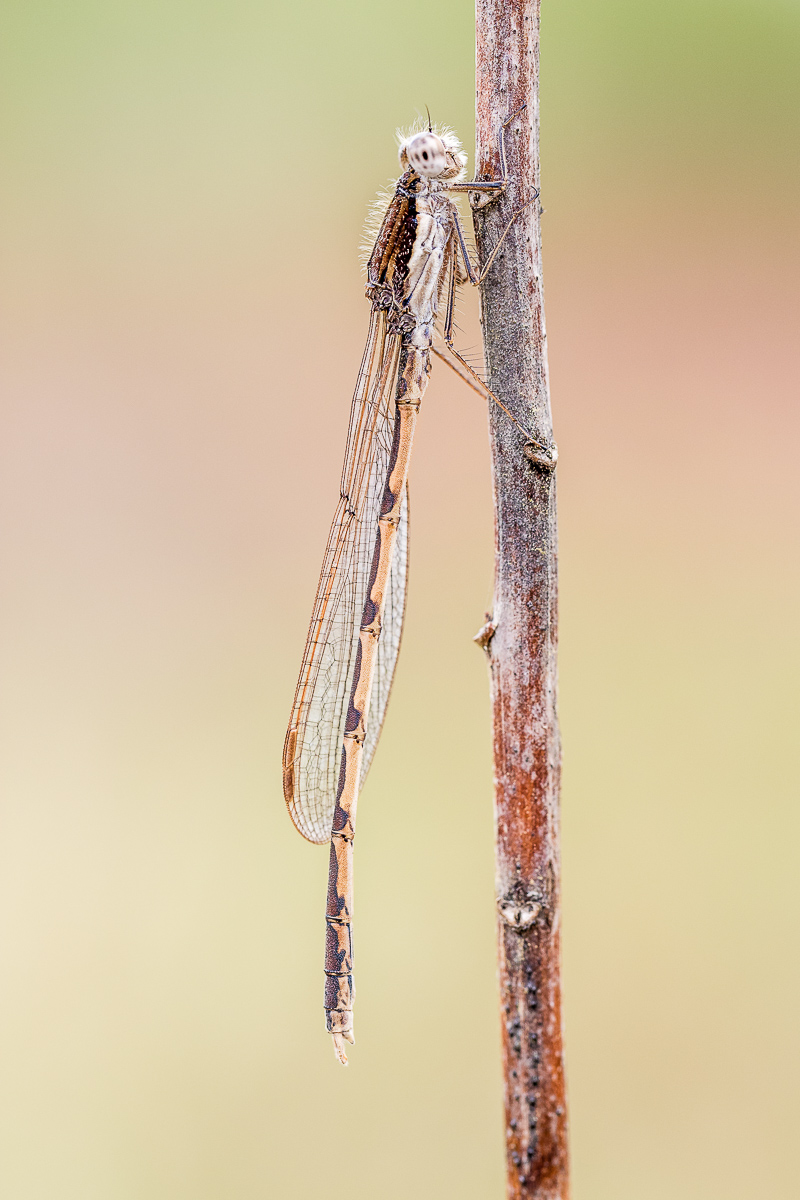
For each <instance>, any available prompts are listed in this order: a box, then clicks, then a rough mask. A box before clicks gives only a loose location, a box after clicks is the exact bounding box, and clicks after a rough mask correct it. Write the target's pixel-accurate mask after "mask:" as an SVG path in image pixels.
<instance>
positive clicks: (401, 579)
mask: <svg viewBox="0 0 800 1200" xmlns="http://www.w3.org/2000/svg"><path fill="white" fill-rule="evenodd" d="M408 515H409V510H408V487H407V486H406V489H405V492H404V493H403V502H402V504H401V506H400V523H399V525H398V526H397V540H396V542H395V546H394V558H393V559H392V569H391V571H390V572H389V580H388V583H387V586H386V603H385V607H384V610H383V620H382V622H381V636H380V638H379V639H378V645H377V648H376V654H375V674H374V676H373V679H372V691H371V692H370V700H369V717H368V719H367V728H366V733H365V736H364V751H363V756H362V759H361V777H360V780H359V787H362V786H363V784H364V780H365V779H366V777H367V771H368V770H369V767H370V763H371V762H372V756H373V754H374V753H375V747H376V746H377V744H378V738H379V737H380V735H381V729H382V728H383V719H384V717H385V716H386V705H387V704H388V703H389V693H390V692H391V690H392V680H393V679H394V669H395V667H396V666H397V655H398V654H399V652H400V639H401V637H402V634H403V620H404V618H405V615H406V586H407V582H408Z"/></svg>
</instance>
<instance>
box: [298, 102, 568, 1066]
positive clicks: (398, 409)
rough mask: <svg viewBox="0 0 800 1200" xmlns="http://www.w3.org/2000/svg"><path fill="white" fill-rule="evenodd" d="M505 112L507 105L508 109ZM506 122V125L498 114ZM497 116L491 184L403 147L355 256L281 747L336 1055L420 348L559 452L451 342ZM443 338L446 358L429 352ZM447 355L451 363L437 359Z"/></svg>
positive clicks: (544, 461) (495, 186)
mask: <svg viewBox="0 0 800 1200" xmlns="http://www.w3.org/2000/svg"><path fill="white" fill-rule="evenodd" d="M515 115H516V114H515ZM512 119H513V118H509V121H510V120H512ZM509 121H506V122H505V124H504V126H503V128H502V129H501V130H500V144H499V150H500V165H501V174H500V177H499V179H493V180H470V181H465V178H464V177H465V173H466V155H465V154H464V153H463V151H462V149H461V144H460V142H459V141H458V138H457V137H456V136H455V134H453V133H452V131H450V130H447V129H433V128H432V127H428V128H427V129H417V130H415V131H413V132H412V133H410V134H408V135H407V136H405V137H402V138H401V140H400V164H401V167H402V168H403V174H402V175H401V177H400V179H399V180H398V181H397V184H396V186H395V189H394V194H393V195H392V197H391V199H390V201H389V203H388V205H387V207H386V210H385V212H384V214H383V218H382V220H381V224H380V228H379V230H378V233H377V236H376V238H375V242H374V245H373V247H372V251H371V253H370V255H369V260H368V262H367V287H366V293H367V298H368V299H369V301H370V303H371V315H370V328H369V334H368V337H367V344H366V348H365V350H364V357H363V359H362V363H361V369H360V371H359V375H358V380H357V382H356V389H355V394H354V396H353V402H352V407H351V412H350V426H349V430H348V436H347V447H346V451H345V461H344V468H343V471H342V479H341V484H340V495H339V504H338V506H337V508H336V512H335V514H334V519H333V524H332V526H331V531H330V534H329V537H328V545H327V548H326V551H325V558H324V561H323V566H322V573H321V575H320V581H319V585H318V588H317V595H316V599H315V601H314V609H313V613H312V617H311V625H310V627H309V632H308V638H307V640H306V648H305V652H304V654H303V662H302V666H301V670H300V678H299V680H298V684H297V690H296V692H295V698H294V705H293V708H292V715H291V719H290V721H289V729H288V732H287V735H286V742H285V745H284V752H283V788H284V794H285V797H286V803H287V805H288V808H289V812H290V814H291V817H292V820H293V821H294V823H295V825H296V826H297V828H298V829H299V831H300V832H301V833H302V834H303V836H304V837H306V838H308V839H309V841H312V842H320V843H321V842H328V841H329V842H330V863H329V876H328V904H327V913H326V955H325V1012H326V1026H327V1029H328V1031H329V1032H330V1033H331V1034H332V1035H333V1041H334V1047H335V1050H336V1054H337V1056H338V1057H339V1059H340V1061H341V1062H343V1063H346V1062H347V1058H346V1056H345V1052H344V1043H345V1041H349V1042H352V1041H353V1040H354V1037H353V1000H354V996H355V987H354V984H353V953H352V914H353V839H354V837H355V824H356V807H357V802H358V795H359V791H360V788H361V785H362V784H363V781H364V778H365V776H366V773H367V770H368V768H369V764H370V762H371V760H372V755H373V753H374V751H375V746H376V744H377V741H378V735H379V733H380V730H381V726H382V724H383V719H384V716H385V713H386V705H387V701H388V698H389V691H390V689H391V684H392V678H393V676H394V669H395V665H396V662H397V654H398V650H399V646H400V635H401V632H402V627H403V616H404V612H405V598H406V569H407V563H408V466H409V462H410V458H411V447H412V442H413V437H414V431H415V428H416V420H417V415H418V412H419V408H420V404H421V401H422V398H423V396H424V394H425V389H426V387H427V383H428V378H429V376H430V370H431V355H432V354H436V355H437V356H439V357H441V358H443V359H444V361H446V362H448V363H449V365H450V366H452V367H453V369H454V370H456V372H457V373H458V374H459V375H461V377H462V378H464V379H465V380H466V382H468V383H470V385H471V386H472V387H474V388H476V390H479V391H482V392H484V393H485V394H488V395H489V396H491V398H492V399H493V400H495V401H496V403H498V404H500V406H501V408H503V410H504V411H505V412H506V413H508V415H509V417H510V418H511V419H512V420H513V421H514V422H515V424H517V425H518V426H519V428H520V430H521V432H522V433H523V434H524V437H525V442H524V447H525V453H526V454H527V456H528V457H529V458H531V459H532V460H533V461H534V462H538V463H539V464H540V465H543V466H552V465H554V463H555V447H548V446H543V445H541V444H540V443H538V442H536V441H535V440H534V439H532V438H531V437H530V436H529V435H527V434H526V433H525V430H524V428H523V427H522V426H521V425H520V423H519V421H518V420H517V418H516V417H515V416H514V415H513V414H512V413H510V412H509V410H508V409H507V408H506V407H505V405H503V404H501V402H500V401H499V400H498V399H497V397H495V396H493V395H492V393H490V392H488V389H487V388H486V386H485V384H484V383H483V381H482V380H481V379H480V377H479V376H478V375H477V373H476V372H475V371H474V370H473V368H472V367H471V366H470V364H469V363H468V362H467V361H466V360H465V359H464V358H463V357H462V356H461V355H460V354H459V352H458V351H457V350H456V348H455V346H454V343H453V327H454V310H455V296H456V289H457V287H458V285H459V284H461V283H464V282H467V281H469V282H470V283H472V284H475V285H477V284H479V283H480V282H481V280H482V279H483V277H484V275H485V274H486V272H487V271H488V270H489V268H490V267H491V264H492V262H493V260H494V257H495V255H496V254H497V251H498V249H499V246H500V245H501V244H502V241H503V239H504V238H505V236H506V234H507V233H508V230H509V229H510V228H511V225H512V224H513V221H514V220H515V219H516V217H517V216H519V214H520V213H521V212H523V211H524V210H525V208H526V207H527V206H528V205H529V204H530V203H532V202H533V201H534V200H535V199H536V198H537V197H536V193H534V195H533V197H527V198H524V199H525V203H524V204H523V206H522V207H521V208H519V209H518V210H517V212H516V213H515V214H514V216H513V217H512V219H511V221H510V222H509V225H508V226H507V227H506V230H505V232H504V233H503V235H502V237H501V238H500V240H499V242H498V244H497V246H496V247H495V249H494V251H493V252H492V254H491V255H490V256H489V258H488V259H487V261H486V263H484V264H483V266H482V268H480V269H479V268H478V267H476V266H474V265H473V263H472V261H471V259H470V256H469V253H468V251H467V243H466V238H465V236H464V232H463V229H462V226H461V221H460V217H459V213H458V208H457V206H456V204H455V202H454V200H453V198H452V197H453V195H455V194H457V193H459V192H470V193H472V194H473V195H474V196H477V197H481V198H484V199H485V198H489V199H491V198H493V197H495V196H498V195H501V194H502V193H503V192H504V191H505V189H506V185H507V178H508V176H507V170H506V157H505V128H506V126H507V125H508V124H509ZM439 331H440V332H441V338H442V341H443V343H444V347H445V349H446V351H447V352H448V353H443V352H442V350H440V349H439V348H438V347H436V346H435V345H434V339H435V337H437V336H438V333H439ZM448 355H449V356H448Z"/></svg>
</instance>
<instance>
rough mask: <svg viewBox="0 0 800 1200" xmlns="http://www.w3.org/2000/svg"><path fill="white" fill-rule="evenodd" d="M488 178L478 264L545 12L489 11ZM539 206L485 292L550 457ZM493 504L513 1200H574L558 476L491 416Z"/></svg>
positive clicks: (517, 142)
mask: <svg viewBox="0 0 800 1200" xmlns="http://www.w3.org/2000/svg"><path fill="white" fill-rule="evenodd" d="M476 22H477V137H478V150H477V164H478V170H477V172H476V176H477V177H478V178H489V177H494V176H496V175H497V173H498V170H499V161H498V130H499V128H500V126H501V124H502V123H503V122H504V121H505V120H506V119H507V118H508V117H509V116H510V115H511V114H512V113H514V112H516V111H517V110H518V109H520V108H522V106H523V105H525V106H526V107H525V108H524V109H523V111H522V112H520V113H519V116H518V117H516V119H515V120H514V121H512V122H511V124H510V125H509V127H508V129H507V132H506V148H507V158H508V171H509V184H508V188H507V191H506V193H505V195H504V196H503V197H502V198H501V199H500V200H499V201H498V202H497V203H494V204H491V205H489V206H487V207H486V208H485V209H476V211H475V213H474V215H475V226H476V237H477V240H478V249H479V252H480V259H481V261H485V260H486V258H487V257H488V255H489V253H490V252H491V249H492V247H493V246H494V245H495V244H496V243H497V240H498V239H499V237H500V235H501V233H502V231H503V229H504V228H505V226H506V225H507V223H508V222H509V220H510V219H511V217H512V216H513V214H514V213H515V212H516V211H517V210H518V209H520V208H521V207H522V206H523V205H525V204H528V203H529V201H530V200H531V198H532V197H533V196H534V194H535V190H536V189H537V188H538V187H539V0H477V6H476ZM539 216H540V211H539V203H538V201H537V202H536V203H534V204H533V205H530V206H529V207H528V208H527V209H526V210H525V211H524V213H523V214H522V215H521V216H520V217H519V218H518V219H517V221H516V222H515V224H514V226H513V227H512V229H511V231H510V233H509V235H508V238H507V240H506V242H505V243H504V246H503V248H502V250H501V252H500V254H499V256H498V258H497V260H496V261H495V264H494V266H493V267H492V270H491V271H490V272H489V274H488V276H487V279H486V281H485V283H484V285H483V288H482V292H481V312H482V321H483V337H484V347H485V354H486V367H487V372H488V383H489V386H490V387H491V389H492V390H493V391H494V392H495V394H496V395H497V396H498V397H499V398H500V399H501V400H502V401H503V403H504V404H506V405H507V406H508V408H509V409H510V410H511V412H512V413H514V415H515V417H516V418H517V419H518V420H519V422H520V424H521V425H522V426H524V427H525V428H526V429H528V430H530V432H531V434H532V435H533V437H534V438H535V439H536V440H537V441H539V442H541V443H544V444H546V445H548V444H552V441H553V430H552V418H551V412H550V396H549V387H548V375H547V349H546V341H545V323H544V302H543V293H542V255H541V236H540V222H539ZM489 425H490V436H491V447H492V471H493V486H494V503H495V592H494V611H493V613H492V615H491V618H490V621H489V622H488V623H487V626H486V627H485V628H484V630H482V631H481V635H480V640H481V644H483V645H484V648H485V650H486V653H487V655H488V657H489V666H490V672H491V687H492V706H493V730H494V732H493V738H494V781H495V821H496V873H497V908H498V948H499V974H500V1003H501V1016H502V1045H503V1070H504V1079H505V1112H506V1154H507V1168H508V1170H507V1181H508V1191H507V1194H508V1196H509V1197H513V1198H515V1200H516V1198H519V1200H522V1198H525V1200H531V1198H532V1197H535V1198H536V1200H566V1198H567V1197H568V1195H569V1182H568V1159H567V1115H566V1098H565V1081H564V1060H563V1050H562V1036H561V986H560V915H559V914H560V907H559V893H560V854H559V784H560V765H561V749H560V741H559V733H558V720H557V714H556V686H557V679H556V649H557V575H556V571H557V528H556V481H555V475H556V472H555V470H553V469H551V468H548V467H546V466H540V465H538V464H537V463H535V462H532V461H531V459H530V458H529V457H528V456H526V453H525V449H524V448H525V437H524V435H523V434H522V433H521V431H520V430H519V428H517V426H515V425H514V423H513V422H512V421H511V420H510V419H509V418H508V417H507V416H506V415H505V413H503V412H502V410H501V409H500V408H499V407H498V406H497V405H496V404H493V403H490V405H489Z"/></svg>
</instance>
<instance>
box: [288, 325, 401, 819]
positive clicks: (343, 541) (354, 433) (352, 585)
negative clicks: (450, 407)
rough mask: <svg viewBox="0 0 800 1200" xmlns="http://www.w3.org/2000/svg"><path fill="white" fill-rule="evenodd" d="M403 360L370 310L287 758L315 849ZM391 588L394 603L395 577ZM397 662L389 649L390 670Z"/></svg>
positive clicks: (294, 800)
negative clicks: (336, 502) (400, 359)
mask: <svg viewBox="0 0 800 1200" xmlns="http://www.w3.org/2000/svg"><path fill="white" fill-rule="evenodd" d="M399 358H400V336H399V334H389V333H387V331H386V317H385V313H384V312H382V311H379V310H377V309H374V310H373V312H372V316H371V319H370V329H369V336H368V338H367V345H366V348H365V351H364V357H363V359H362V363H361V369H360V371H359V375H358V381H357V383H356V389H355V394H354V396H353V403H352V408H351V412H350V426H349V429H348V434H347V449H346V452H345V461H344V468H343V471H342V480H341V486H340V498H339V503H338V505H337V508H336V512H335V514H334V518H333V523H332V525H331V531H330V534H329V536H328V544H327V547H326V549H325V558H324V560H323V564H322V572H321V575H320V581H319V585H318V587H317V595H316V598H315V601H314V610H313V613H312V617H311V624H310V626H309V631H308V638H307V641H306V648H305V652H304V654H303V662H302V666H301V669H300V678H299V680H298V684H297V691H296V692H295V699H294V705H293V708H292V716H291V719H290V722H289V729H288V732H287V734H286V741H285V743H284V750H283V790H284V795H285V797H286V803H287V806H288V808H289V813H290V815H291V818H292V820H293V821H294V823H295V825H296V826H297V828H298V830H299V831H300V833H302V834H303V836H304V837H306V838H308V839H309V841H312V842H325V841H327V840H328V838H329V837H330V832H331V821H332V818H333V809H334V804H335V796H336V784H337V781H338V776H339V764H340V757H341V748H342V735H343V732H344V721H345V717H346V714H347V703H348V699H349V695H350V685H351V683H352V678H353V670H354V666H355V656H356V648H357V646H358V639H359V628H360V625H361V614H362V611H363V608H364V601H365V599H366V594H367V585H368V580H369V573H370V566H371V563H372V553H373V549H374V545H375V538H376V536H377V532H378V516H379V512H380V504H381V497H382V494H383V487H384V483H385V479H386V472H387V469H388V463H389V458H390V454H391V449H392V438H393V433H394V398H395V391H396V387H397V371H398V364H399ZM404 542H405V539H404ZM401 557H402V558H405V553H403V555H402V556H401ZM398 583H399V579H398ZM392 585H393V586H392V594H393V595H394V592H395V590H396V589H395V574H394V571H393V572H392ZM402 595H403V597H404V596H405V584H404V583H403V587H402ZM387 605H388V600H387ZM394 607H395V604H394V601H393V609H394ZM381 640H382V639H381ZM398 641H399V635H398ZM396 656H397V651H396V649H395V652H394V658H393V659H392V669H393V663H394V659H396ZM384 674H385V672H384ZM381 694H382V692H381ZM387 695H388V689H387ZM383 708H385V699H384V701H383ZM377 723H378V722H377V721H376V722H375V724H377ZM370 724H373V722H372V721H370ZM373 749H374V745H373Z"/></svg>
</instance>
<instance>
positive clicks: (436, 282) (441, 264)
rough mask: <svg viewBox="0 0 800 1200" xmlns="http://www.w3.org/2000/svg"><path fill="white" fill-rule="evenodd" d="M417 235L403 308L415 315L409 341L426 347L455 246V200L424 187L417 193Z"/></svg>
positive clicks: (418, 346) (428, 345)
mask: <svg viewBox="0 0 800 1200" xmlns="http://www.w3.org/2000/svg"><path fill="white" fill-rule="evenodd" d="M416 218H417V227H416V236H415V238H414V245H413V247H412V250H411V255H410V258H409V260H408V273H407V275H406V279H405V286H404V289H403V309H404V310H405V311H406V312H407V313H410V314H411V315H412V316H413V318H414V329H413V330H412V331H411V333H410V336H409V343H410V344H411V345H412V346H415V347H416V348H418V349H420V350H425V349H427V348H428V347H430V346H431V345H432V343H433V327H434V322H435V320H436V313H437V311H438V308H439V298H440V296H441V292H442V287H443V284H444V280H445V277H446V274H447V271H446V268H447V266H448V265H449V262H450V255H451V254H452V246H453V234H454V229H455V227H454V223H453V203H452V201H451V200H450V199H449V198H448V197H447V196H446V195H445V194H444V192H442V191H439V190H436V189H433V188H424V189H420V191H419V192H418V193H417V196H416Z"/></svg>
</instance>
